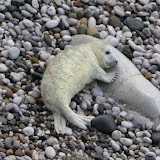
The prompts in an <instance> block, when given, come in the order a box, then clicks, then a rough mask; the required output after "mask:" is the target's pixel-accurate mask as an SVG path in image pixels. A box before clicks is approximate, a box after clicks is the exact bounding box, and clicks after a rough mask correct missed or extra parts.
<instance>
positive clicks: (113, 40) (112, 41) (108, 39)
mask: <svg viewBox="0 0 160 160" xmlns="http://www.w3.org/2000/svg"><path fill="white" fill-rule="evenodd" d="M105 42H106V43H108V44H110V45H112V46H113V47H117V46H118V44H119V40H118V39H117V38H115V37H114V36H110V35H109V36H107V37H106V38H105Z"/></svg>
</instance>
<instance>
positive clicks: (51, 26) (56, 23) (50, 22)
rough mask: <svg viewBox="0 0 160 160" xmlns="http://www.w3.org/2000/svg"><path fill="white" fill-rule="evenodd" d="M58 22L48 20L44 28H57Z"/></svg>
mask: <svg viewBox="0 0 160 160" xmlns="http://www.w3.org/2000/svg"><path fill="white" fill-rule="evenodd" d="M58 24H59V22H58V21H57V20H50V21H48V22H47V23H46V27H47V28H49V29H51V28H55V27H57V26H58Z"/></svg>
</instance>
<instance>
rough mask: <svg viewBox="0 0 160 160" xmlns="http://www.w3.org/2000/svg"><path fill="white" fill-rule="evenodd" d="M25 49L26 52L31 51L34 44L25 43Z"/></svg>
mask: <svg viewBox="0 0 160 160" xmlns="http://www.w3.org/2000/svg"><path fill="white" fill-rule="evenodd" d="M23 47H24V49H25V50H26V51H30V50H31V49H32V44H31V43H30V42H24V43H23Z"/></svg>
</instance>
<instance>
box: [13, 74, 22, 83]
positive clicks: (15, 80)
mask: <svg viewBox="0 0 160 160" xmlns="http://www.w3.org/2000/svg"><path fill="white" fill-rule="evenodd" d="M10 77H11V78H12V81H14V82H19V81H20V80H21V79H23V74H22V73H21V72H20V73H16V72H11V74H10Z"/></svg>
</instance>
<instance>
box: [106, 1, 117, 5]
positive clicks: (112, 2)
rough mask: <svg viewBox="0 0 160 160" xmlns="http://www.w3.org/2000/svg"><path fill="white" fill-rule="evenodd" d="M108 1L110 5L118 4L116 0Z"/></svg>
mask: <svg viewBox="0 0 160 160" xmlns="http://www.w3.org/2000/svg"><path fill="white" fill-rule="evenodd" d="M106 3H107V4H108V5H109V6H115V5H116V4H117V1H116V0H106Z"/></svg>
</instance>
